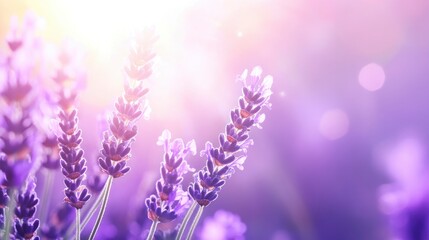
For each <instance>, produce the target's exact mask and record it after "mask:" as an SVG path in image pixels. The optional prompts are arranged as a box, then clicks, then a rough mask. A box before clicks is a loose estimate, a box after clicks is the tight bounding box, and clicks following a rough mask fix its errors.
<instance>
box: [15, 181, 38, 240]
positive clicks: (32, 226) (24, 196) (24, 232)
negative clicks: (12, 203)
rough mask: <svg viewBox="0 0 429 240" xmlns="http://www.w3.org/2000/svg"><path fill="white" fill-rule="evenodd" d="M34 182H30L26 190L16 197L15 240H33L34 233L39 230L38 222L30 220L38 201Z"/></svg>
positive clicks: (34, 237)
mask: <svg viewBox="0 0 429 240" xmlns="http://www.w3.org/2000/svg"><path fill="white" fill-rule="evenodd" d="M35 186H36V185H35V184H34V182H30V183H29V184H28V186H27V189H26V190H25V191H24V192H23V193H21V194H20V195H19V196H18V200H17V206H16V208H15V216H16V219H15V238H16V239H34V240H37V239H39V237H37V236H36V231H37V229H38V228H39V220H38V219H35V220H32V219H33V217H34V214H35V212H36V206H37V204H38V203H39V199H38V198H37V196H36V193H35V192H34V188H35Z"/></svg>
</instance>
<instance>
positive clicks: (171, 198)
mask: <svg viewBox="0 0 429 240" xmlns="http://www.w3.org/2000/svg"><path fill="white" fill-rule="evenodd" d="M158 145H163V146H164V160H163V161H162V163H161V179H159V180H158V181H157V182H156V192H157V196H155V195H151V196H150V197H149V198H147V199H146V206H147V208H148V218H149V219H151V220H152V221H154V222H155V221H159V222H162V223H166V222H170V221H172V220H174V219H176V218H177V215H178V214H180V212H181V211H182V210H183V208H184V206H186V204H187V203H188V202H189V201H188V200H189V199H188V197H187V194H186V193H185V192H184V191H183V190H182V185H181V183H182V181H183V175H184V174H186V173H187V172H189V171H194V169H192V168H190V166H189V165H188V163H187V161H186V160H185V158H186V156H187V155H188V154H192V155H195V153H196V145H195V141H194V140H192V141H189V142H188V143H186V145H185V144H184V142H183V140H182V139H180V138H177V139H174V140H173V141H172V142H171V133H170V132H169V131H168V130H164V132H163V133H162V135H161V136H160V137H159V140H158Z"/></svg>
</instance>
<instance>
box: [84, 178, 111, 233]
mask: <svg viewBox="0 0 429 240" xmlns="http://www.w3.org/2000/svg"><path fill="white" fill-rule="evenodd" d="M112 181H113V177H112V176H109V178H108V179H107V183H106V185H107V187H106V192H105V193H104V196H103V200H102V204H101V208H100V211H99V212H98V216H97V220H96V221H95V224H94V227H93V228H92V231H91V234H90V235H89V239H90V240H93V239H94V238H95V234H97V231H98V228H99V227H100V224H101V220H102V219H103V215H104V212H105V211H106V206H107V200H108V199H109V194H110V188H111V187H112Z"/></svg>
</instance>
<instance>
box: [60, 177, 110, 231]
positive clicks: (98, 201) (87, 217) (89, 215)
mask: <svg viewBox="0 0 429 240" xmlns="http://www.w3.org/2000/svg"><path fill="white" fill-rule="evenodd" d="M106 188H107V184H105V185H104V187H103V189H102V190H101V192H100V194H99V195H98V196H97V199H96V201H95V202H94V203H92V205H91V208H90V209H89V211H85V212H86V213H83V215H84V216H85V218H84V219H83V221H82V223H81V224H80V229H81V230H83V229H85V226H86V224H88V222H89V221H90V220H91V218H92V216H93V215H94V213H95V211H97V209H98V207H100V204H101V200H102V199H103V197H104V193H105V192H106ZM71 226H73V225H71ZM74 230H76V229H75V228H72V227H69V228H68V230H67V231H66V234H65V235H64V236H65V237H64V239H70V235H72V234H73V231H74Z"/></svg>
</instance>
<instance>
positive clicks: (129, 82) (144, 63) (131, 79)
mask: <svg viewBox="0 0 429 240" xmlns="http://www.w3.org/2000/svg"><path fill="white" fill-rule="evenodd" d="M155 41H156V35H155V32H154V30H153V29H146V30H144V31H142V32H139V33H137V35H136V38H135V39H134V42H133V44H132V46H131V49H130V55H129V58H128V63H127V64H126V66H125V73H126V81H125V85H124V92H123V94H122V96H120V97H119V98H118V99H117V101H116V103H115V111H114V112H113V115H112V117H111V119H110V120H109V130H110V131H106V132H105V133H104V140H103V149H102V150H101V154H102V157H100V158H99V160H98V163H99V165H100V167H101V169H102V171H103V172H105V173H107V174H109V175H110V176H112V177H113V178H118V177H121V176H123V175H125V174H126V173H127V172H128V171H129V170H130V168H129V167H128V166H127V164H126V162H127V160H128V159H130V157H131V154H130V151H131V143H132V142H133V141H134V137H135V136H136V135H137V125H136V121H137V120H138V119H139V118H140V117H141V116H145V117H146V118H147V117H148V114H149V112H150V108H149V106H148V104H147V102H145V101H144V96H145V95H146V93H148V91H149V89H148V88H145V87H144V86H143V80H145V79H147V78H149V77H150V76H151V75H152V65H153V63H154V58H155V54H154V53H153V44H154V43H155Z"/></svg>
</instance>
